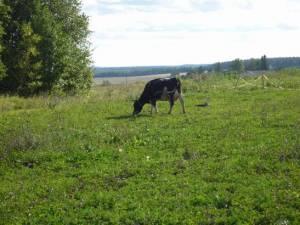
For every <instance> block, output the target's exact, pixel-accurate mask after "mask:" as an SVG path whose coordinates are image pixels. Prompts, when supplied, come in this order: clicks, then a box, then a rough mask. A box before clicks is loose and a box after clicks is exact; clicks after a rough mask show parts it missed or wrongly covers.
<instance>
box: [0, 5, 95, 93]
mask: <svg viewBox="0 0 300 225" xmlns="http://www.w3.org/2000/svg"><path fill="white" fill-rule="evenodd" d="M88 35H89V30H88V17H87V16H86V15H85V14H83V13H82V12H81V1H80V0H26V1H24V0H0V56H1V57H0V92H2V93H17V94H19V95H24V96H28V95H34V94H38V93H41V92H52V91H59V92H64V93H71V94H75V93H79V92H81V91H84V90H86V89H89V88H90V86H91V83H92V78H93V75H92V71H91V68H90V64H91V60H90V46H89V42H88V39H87V38H88Z"/></svg>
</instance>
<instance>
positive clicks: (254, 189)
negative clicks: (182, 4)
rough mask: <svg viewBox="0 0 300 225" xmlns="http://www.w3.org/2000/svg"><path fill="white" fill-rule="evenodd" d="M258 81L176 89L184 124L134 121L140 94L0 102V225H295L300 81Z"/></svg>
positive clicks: (299, 196)
mask: <svg viewBox="0 0 300 225" xmlns="http://www.w3.org/2000/svg"><path fill="white" fill-rule="evenodd" d="M268 77H269V79H270V81H271V82H272V83H270V82H269V83H267V84H266V86H267V88H265V89H262V88H261V87H260V82H258V81H255V78H245V80H246V82H248V83H249V84H247V85H243V84H244V83H240V86H239V85H238V86H237V87H236V88H234V87H235V83H236V79H235V78H234V77H232V76H225V77H224V76H221V75H219V76H211V77H208V76H202V77H201V78H194V79H187V80H183V86H184V91H185V102H186V109H187V113H186V114H181V109H180V104H179V103H176V105H175V107H174V111H173V115H168V114H167V111H168V103H166V102H160V103H159V105H158V106H159V113H158V114H155V115H153V116H150V114H149V111H150V107H149V106H147V107H145V108H144V111H143V112H142V114H141V115H140V116H139V117H137V118H131V117H129V115H130V114H131V113H132V101H131V100H132V99H134V98H135V97H136V96H137V95H138V94H139V93H140V92H141V91H142V89H143V85H142V84H137V85H134V84H133V85H130V86H129V87H127V88H125V87H121V86H108V87H96V88H95V89H94V90H93V91H92V92H91V93H90V95H89V96H86V97H80V98H79V97H67V98H55V97H52V98H51V97H35V98H31V99H21V98H18V97H0V105H1V107H0V137H1V138H0V218H1V219H0V224H278V225H279V224H280V225H281V224H282V225H285V224H300V191H299V190H300V176H299V174H300V163H299V160H300V72H299V71H297V70H287V71H283V72H278V73H276V74H271V75H268ZM241 82H244V81H241ZM206 100H207V101H208V103H209V106H208V107H205V108H199V107H196V106H195V105H197V104H200V103H203V102H204V101H206Z"/></svg>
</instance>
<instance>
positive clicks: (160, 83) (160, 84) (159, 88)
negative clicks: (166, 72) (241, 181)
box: [133, 78, 185, 115]
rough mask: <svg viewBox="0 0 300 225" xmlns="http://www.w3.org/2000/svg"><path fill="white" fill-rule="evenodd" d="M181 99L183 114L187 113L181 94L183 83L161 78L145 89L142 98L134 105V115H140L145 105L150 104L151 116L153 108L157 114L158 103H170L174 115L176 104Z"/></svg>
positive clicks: (147, 85) (177, 80) (170, 111)
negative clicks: (173, 109)
mask: <svg viewBox="0 0 300 225" xmlns="http://www.w3.org/2000/svg"><path fill="white" fill-rule="evenodd" d="M177 99H179V101H180V103H181V107H182V112H183V113H185V108H184V101H183V97H182V92H181V82H180V80H179V79H177V78H161V79H155V80H151V81H149V82H148V83H147V84H146V85H145V88H144V91H143V93H142V94H141V96H140V98H139V99H138V100H136V101H135V102H134V104H133V107H134V110H133V115H137V114H139V113H140V112H141V111H142V109H143V107H144V105H145V104H147V103H149V104H150V105H151V114H152V111H153V108H154V109H155V111H156V112H157V111H158V110H157V106H156V102H157V101H169V103H170V110H169V114H171V113H172V108H173V106H174V102H175V101H176V100H177Z"/></svg>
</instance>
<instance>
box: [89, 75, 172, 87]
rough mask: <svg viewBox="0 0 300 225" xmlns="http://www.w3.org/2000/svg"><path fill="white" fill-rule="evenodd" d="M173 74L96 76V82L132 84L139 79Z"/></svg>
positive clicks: (144, 79) (144, 80) (97, 83)
mask: <svg viewBox="0 0 300 225" xmlns="http://www.w3.org/2000/svg"><path fill="white" fill-rule="evenodd" d="M170 76H171V74H159V75H147V76H134V77H103V78H102V77H95V78H94V84H95V85H99V84H100V85H101V84H103V82H106V83H107V82H109V83H110V84H126V83H127V84H131V83H135V82H138V81H143V82H146V81H149V80H152V79H156V78H165V77H170Z"/></svg>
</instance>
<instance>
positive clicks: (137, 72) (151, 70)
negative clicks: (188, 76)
mask: <svg viewBox="0 0 300 225" xmlns="http://www.w3.org/2000/svg"><path fill="white" fill-rule="evenodd" d="M262 59H263V57H262ZM262 59H254V58H253V59H247V60H239V59H236V60H233V61H227V62H218V63H214V64H196V65H180V66H140V67H96V68H95V69H94V74H95V77H124V76H144V75H156V74H166V73H170V74H178V73H191V72H203V71H209V72H210V71H216V72H224V71H231V70H234V66H233V65H234V64H235V63H240V65H239V66H240V67H241V68H242V69H241V70H242V71H253V70H261V68H264V67H266V68H267V69H270V70H279V69H284V68H289V67H298V68H300V57H280V58H266V59H265V60H266V62H265V63H266V65H264V67H262V65H261V60H262Z"/></svg>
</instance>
